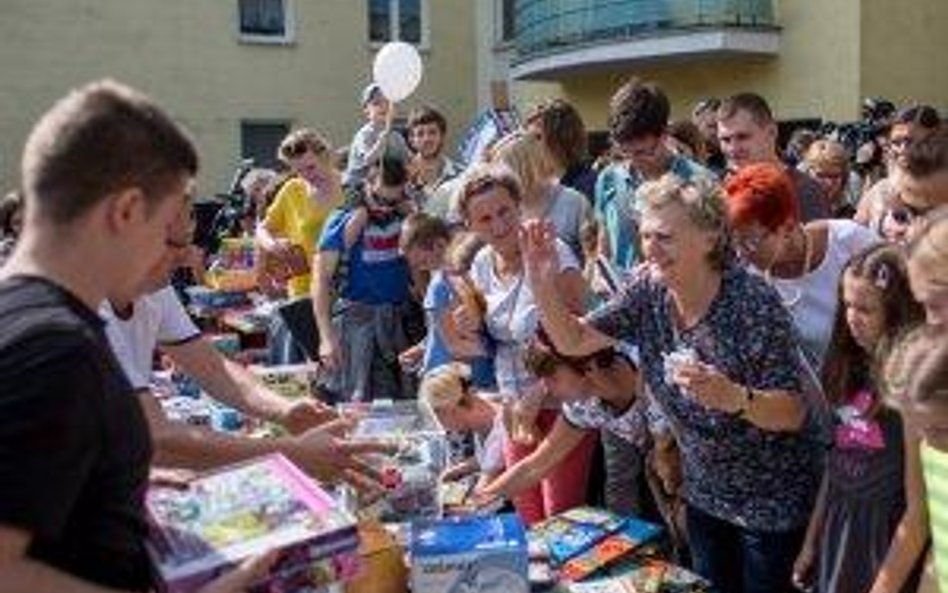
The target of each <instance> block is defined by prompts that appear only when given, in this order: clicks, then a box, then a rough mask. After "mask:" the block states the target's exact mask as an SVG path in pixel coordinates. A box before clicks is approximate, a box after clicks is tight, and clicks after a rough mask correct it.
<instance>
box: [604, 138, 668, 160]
mask: <svg viewBox="0 0 948 593" xmlns="http://www.w3.org/2000/svg"><path fill="white" fill-rule="evenodd" d="M631 144H632V143H631V142H617V143H616V145H615V151H616V153H617V154H618V155H619V156H620V157H622V158H625V159H630V160H638V159H647V158H652V157H654V156H655V155H656V154H658V153H659V151H660V149H661V147H662V145H663V142H662V139H661V138H656V139H655V140H654V141H653V142H651V143H650V144H649V145H647V146H646V145H644V143H640V145H639V146H634V147H633V146H631Z"/></svg>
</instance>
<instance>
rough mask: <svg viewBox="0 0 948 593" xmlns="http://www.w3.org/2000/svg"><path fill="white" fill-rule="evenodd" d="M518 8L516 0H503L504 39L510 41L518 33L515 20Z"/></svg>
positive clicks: (502, 22) (502, 29) (502, 30)
mask: <svg viewBox="0 0 948 593" xmlns="http://www.w3.org/2000/svg"><path fill="white" fill-rule="evenodd" d="M516 8H517V6H516V1H515V0H503V9H502V10H503V13H502V14H501V19H502V21H501V27H502V28H501V35H503V40H504V41H510V40H511V39H513V38H514V35H516V33H517V28H516V25H515V20H514V15H516V13H517V10H516Z"/></svg>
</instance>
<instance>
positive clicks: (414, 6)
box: [398, 0, 421, 43]
mask: <svg viewBox="0 0 948 593" xmlns="http://www.w3.org/2000/svg"><path fill="white" fill-rule="evenodd" d="M398 39H399V41H405V42H407V43H421V0H399V5H398Z"/></svg>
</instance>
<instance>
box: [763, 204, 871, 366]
mask: <svg viewBox="0 0 948 593" xmlns="http://www.w3.org/2000/svg"><path fill="white" fill-rule="evenodd" d="M826 222H827V225H828V226H829V236H828V238H827V243H826V255H825V256H824V257H823V261H822V262H820V265H819V266H817V267H816V269H815V270H813V271H812V272H810V273H808V274H804V275H803V276H800V277H799V278H774V279H773V285H774V287H775V288H776V289H777V292H779V293H780V296H781V298H782V299H783V303H784V306H785V307H787V310H789V311H790V314H791V315H793V322H794V324H795V325H796V327H797V331H798V332H799V333H800V339H801V342H802V345H803V350H804V352H805V353H806V355H807V359H808V360H809V361H810V363H811V364H813V365H814V367H813V368H814V369H817V370H818V369H820V368H822V366H823V357H824V356H825V355H826V350H827V348H828V347H829V342H830V339H831V338H832V334H833V320H834V319H835V317H836V307H837V305H838V304H839V302H838V301H839V292H838V291H839V282H840V274H842V272H843V268H844V267H845V266H846V262H848V261H849V260H850V258H852V257H853V256H854V255H856V254H857V253H859V252H860V251H863V250H864V249H866V248H867V247H869V246H870V245H873V244H875V243H878V242H880V241H881V240H882V239H881V238H880V237H879V236H878V235H877V234H875V233H874V232H872V231H870V230H869V229H867V228H866V227H864V226H862V225H860V224H858V223H856V222H853V221H851V220H835V219H834V220H827V221H826Z"/></svg>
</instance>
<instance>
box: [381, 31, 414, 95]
mask: <svg viewBox="0 0 948 593" xmlns="http://www.w3.org/2000/svg"><path fill="white" fill-rule="evenodd" d="M421 71H422V65H421V56H420V55H418V50H416V49H415V46H414V45H411V44H409V43H405V42H403V41H394V42H392V43H386V44H385V45H384V46H383V47H382V49H380V50H379V53H377V54H376V55H375V62H374V63H373V64H372V76H373V77H374V78H375V82H376V83H377V84H378V85H379V88H381V89H382V93H383V94H384V95H385V97H386V98H388V100H389V101H393V102H394V101H401V100H402V99H405V98H406V97H408V96H409V95H411V94H412V93H413V92H415V89H416V88H418V83H419V82H421Z"/></svg>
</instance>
